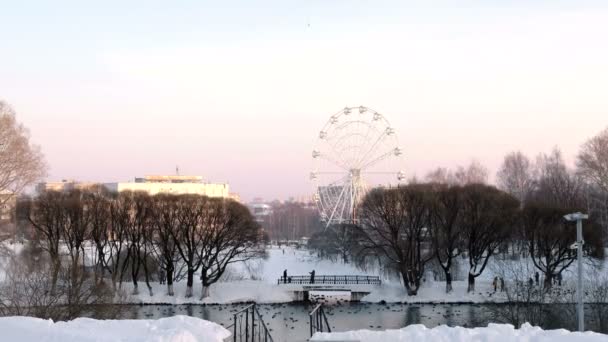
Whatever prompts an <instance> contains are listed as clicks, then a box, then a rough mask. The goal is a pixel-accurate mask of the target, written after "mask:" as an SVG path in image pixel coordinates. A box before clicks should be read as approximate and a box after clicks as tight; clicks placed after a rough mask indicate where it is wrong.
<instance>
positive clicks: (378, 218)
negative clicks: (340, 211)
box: [359, 184, 433, 296]
mask: <svg viewBox="0 0 608 342" xmlns="http://www.w3.org/2000/svg"><path fill="white" fill-rule="evenodd" d="M359 215H360V224H359V229H360V230H361V233H362V236H363V238H362V240H361V245H362V247H363V250H362V252H363V253H365V252H368V253H369V254H370V255H382V256H383V258H384V259H385V260H386V261H387V262H388V263H389V264H390V266H391V268H393V269H394V270H395V271H397V272H398V273H399V274H400V275H401V278H402V280H403V284H404V286H405V288H406V290H407V293H408V295H409V296H415V295H416V294H417V293H418V288H419V287H420V280H421V279H422V276H423V275H424V266H425V264H426V263H427V262H428V261H429V260H431V259H432V258H433V254H432V253H431V251H430V249H429V248H428V247H427V248H424V245H425V243H428V241H429V240H430V239H429V229H428V224H429V215H430V187H429V185H427V184H409V185H407V186H404V187H399V188H395V189H375V190H372V191H371V192H370V193H369V194H368V195H367V196H365V198H364V200H363V202H362V203H361V207H360V212H359Z"/></svg>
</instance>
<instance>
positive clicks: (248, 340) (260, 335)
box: [226, 304, 273, 342]
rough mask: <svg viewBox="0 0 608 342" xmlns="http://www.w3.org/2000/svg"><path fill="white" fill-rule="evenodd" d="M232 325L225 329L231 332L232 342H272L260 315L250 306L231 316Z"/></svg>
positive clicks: (253, 306)
mask: <svg viewBox="0 0 608 342" xmlns="http://www.w3.org/2000/svg"><path fill="white" fill-rule="evenodd" d="M233 319H234V321H233V323H232V324H231V325H229V326H228V327H226V329H229V330H232V341H233V342H273V340H272V336H271V335H270V331H269V330H268V327H266V324H265V323H264V320H263V319H262V315H260V312H259V311H258V309H257V308H256V306H255V304H251V305H249V306H247V307H245V308H244V309H242V310H240V311H239V312H237V313H235V314H234V315H233Z"/></svg>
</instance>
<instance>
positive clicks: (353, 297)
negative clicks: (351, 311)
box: [350, 291, 369, 302]
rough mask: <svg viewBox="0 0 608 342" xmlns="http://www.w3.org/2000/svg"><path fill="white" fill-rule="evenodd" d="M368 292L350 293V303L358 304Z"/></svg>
mask: <svg viewBox="0 0 608 342" xmlns="http://www.w3.org/2000/svg"><path fill="white" fill-rule="evenodd" d="M368 294H369V292H353V291H351V293H350V301H351V302H360V301H361V299H363V297H365V296H367V295H368Z"/></svg>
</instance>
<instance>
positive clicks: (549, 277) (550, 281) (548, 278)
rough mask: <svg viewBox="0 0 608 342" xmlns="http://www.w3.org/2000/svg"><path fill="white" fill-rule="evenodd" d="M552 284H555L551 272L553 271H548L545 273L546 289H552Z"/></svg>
mask: <svg viewBox="0 0 608 342" xmlns="http://www.w3.org/2000/svg"><path fill="white" fill-rule="evenodd" d="M552 285H553V274H551V272H547V273H545V281H544V286H545V289H550V288H551V286H552Z"/></svg>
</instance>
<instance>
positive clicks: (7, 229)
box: [0, 192, 17, 240]
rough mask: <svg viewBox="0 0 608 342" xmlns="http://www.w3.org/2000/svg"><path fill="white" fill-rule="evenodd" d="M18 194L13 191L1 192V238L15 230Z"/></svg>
mask: <svg viewBox="0 0 608 342" xmlns="http://www.w3.org/2000/svg"><path fill="white" fill-rule="evenodd" d="M16 207H17V196H15V194H14V193H12V192H0V240H1V239H3V238H5V237H7V236H8V235H12V234H13V233H14V230H15V215H16Z"/></svg>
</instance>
